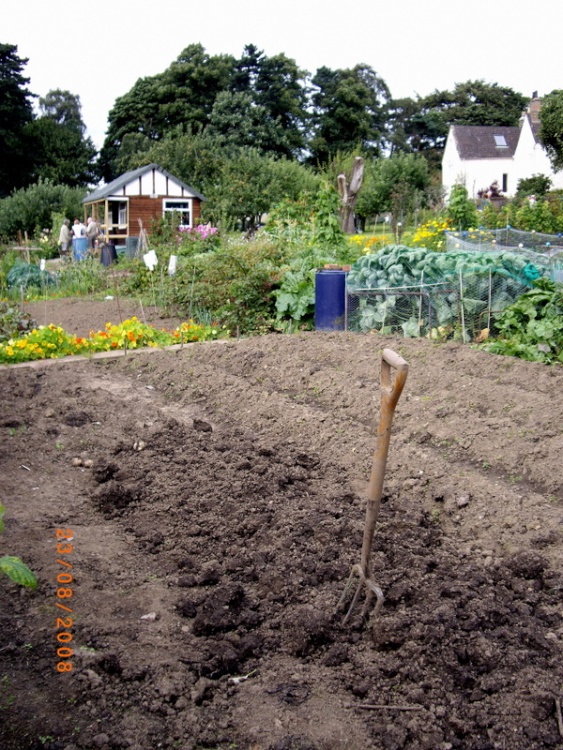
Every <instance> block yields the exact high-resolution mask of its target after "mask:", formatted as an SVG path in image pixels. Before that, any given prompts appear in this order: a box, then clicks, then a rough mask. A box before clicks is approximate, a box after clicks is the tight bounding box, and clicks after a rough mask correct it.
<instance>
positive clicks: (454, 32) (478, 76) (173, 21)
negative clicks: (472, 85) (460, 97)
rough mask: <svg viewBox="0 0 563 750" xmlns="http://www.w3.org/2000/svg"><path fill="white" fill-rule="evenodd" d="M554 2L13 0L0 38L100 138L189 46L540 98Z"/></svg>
mask: <svg viewBox="0 0 563 750" xmlns="http://www.w3.org/2000/svg"><path fill="white" fill-rule="evenodd" d="M558 7H559V3H557V2H556V0H534V2H524V0H492V1H491V0H487V1H486V2H485V1H484V0H472V1H471V2H462V1H461V0H424V2H421V0H387V2H382V0H339V1H338V2H337V0H284V2H278V3H275V4H274V3H272V2H271V0H270V1H269V0H191V1H190V0H150V1H149V0H96V1H95V2H91V1H90V0H89V1H88V2H84V1H83V0H19V1H18V0H17V1H16V2H14V3H10V10H9V13H3V14H2V20H1V21H0V43H2V44H13V45H16V46H17V48H18V51H17V54H18V55H19V57H21V58H28V59H29V62H28V63H27V65H26V66H25V68H24V70H23V74H24V76H25V77H26V78H29V79H30V82H29V84H28V89H29V91H31V92H32V93H34V94H37V95H38V96H45V94H47V92H48V91H51V90H53V89H62V90H66V91H70V92H71V93H72V94H75V95H78V96H79V97H80V101H81V104H82V118H83V120H84V122H85V124H86V127H87V132H88V135H90V137H91V138H92V139H93V141H94V143H95V145H96V147H97V148H100V147H101V146H102V144H103V141H104V137H105V132H106V129H107V118H108V114H109V112H110V110H111V109H112V107H113V105H114V103H115V100H116V99H117V98H118V97H120V96H122V95H123V94H126V93H127V92H128V91H129V90H130V89H131V88H132V86H133V85H134V84H135V82H136V81H137V80H138V79H139V78H144V77H146V76H153V75H156V74H157V73H161V72H163V71H164V70H165V69H166V68H167V67H168V66H169V65H170V64H171V63H172V62H173V61H174V60H175V59H176V58H177V57H178V56H179V55H180V53H181V52H182V50H184V49H185V48H186V47H187V46H188V45H189V44H193V43H197V42H199V43H201V44H202V45H203V47H204V48H205V50H206V52H207V53H208V54H209V55H220V54H231V55H234V56H236V57H240V56H241V54H242V52H243V49H244V46H245V45H246V44H254V45H255V46H256V47H258V49H259V50H262V51H263V52H264V53H265V54H266V55H267V56H273V55H277V54H279V53H284V54H285V55H286V56H287V57H289V58H292V59H293V60H295V62H296V63H297V65H298V66H299V67H300V68H302V69H304V70H307V71H308V72H309V73H311V74H314V73H315V72H316V70H317V69H318V68H320V67H322V66H326V67H328V68H331V69H337V68H350V67H353V66H354V65H356V64H358V63H364V64H366V65H369V66H370V67H371V68H373V70H375V72H376V73H378V75H379V76H380V77H381V78H382V79H383V80H384V81H385V83H386V84H387V86H388V87H389V89H390V91H391V95H392V96H393V97H394V98H401V97H407V96H410V97H416V96H417V95H419V96H425V95H426V94H430V93H431V92H433V91H434V90H436V89H439V90H443V89H447V90H452V89H453V88H454V87H455V84H456V83H463V82H465V81H468V80H484V81H485V82H486V83H491V84H492V83H497V84H498V85H499V86H507V87H509V88H512V89H513V90H514V91H516V92H518V93H521V94H524V95H525V96H530V97H531V96H532V93H533V92H535V91H537V92H538V93H539V95H540V96H544V95H545V94H549V93H550V92H551V91H553V90H554V89H563V58H562V57H561V46H560V25H559V20H560V19H559V18H556V17H555V13H558V11H557V8H558Z"/></svg>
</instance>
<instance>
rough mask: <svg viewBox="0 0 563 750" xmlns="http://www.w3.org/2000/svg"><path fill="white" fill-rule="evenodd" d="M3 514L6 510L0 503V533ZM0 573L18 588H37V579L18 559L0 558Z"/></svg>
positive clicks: (2, 526)
mask: <svg viewBox="0 0 563 750" xmlns="http://www.w3.org/2000/svg"><path fill="white" fill-rule="evenodd" d="M5 512H6V508H5V507H4V506H3V505H2V504H1V503H0V532H2V531H4V520H3V519H4V513H5ZM0 571H2V573H5V574H6V575H7V576H8V578H10V579H11V580H12V581H14V582H15V583H19V585H20V586H26V587H27V588H30V589H35V588H37V578H36V577H35V576H34V574H33V573H32V572H31V570H30V569H29V568H28V567H27V565H26V564H25V563H24V562H22V560H20V558H19V557H14V556H12V555H6V556H5V557H0Z"/></svg>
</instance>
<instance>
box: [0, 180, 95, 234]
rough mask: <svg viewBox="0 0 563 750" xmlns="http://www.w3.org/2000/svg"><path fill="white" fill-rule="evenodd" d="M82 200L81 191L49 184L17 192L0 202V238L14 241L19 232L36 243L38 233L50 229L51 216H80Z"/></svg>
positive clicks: (45, 182) (80, 189) (41, 183)
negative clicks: (25, 233) (57, 214)
mask: <svg viewBox="0 0 563 750" xmlns="http://www.w3.org/2000/svg"><path fill="white" fill-rule="evenodd" d="M83 197H84V190H83V189H82V188H70V187H68V186H66V185H54V184H53V183H52V182H50V181H49V180H44V181H43V180H40V181H39V182H38V183H37V184H36V185H31V186H30V187H27V188H22V189H21V190H17V191H15V192H14V193H12V195H10V196H9V197H8V198H4V199H2V200H0V238H2V239H3V240H4V241H8V240H15V239H16V237H17V233H18V231H19V232H22V233H23V232H27V233H28V235H29V237H37V239H39V237H40V236H41V232H42V230H44V229H45V230H50V229H51V227H52V223H53V219H52V215H53V214H54V213H59V214H62V215H64V216H68V217H69V218H71V217H76V216H81V215H82V211H83V209H82V204H81V200H82V198H83ZM59 228H60V227H59ZM57 231H58V229H57ZM57 239H58V237H57Z"/></svg>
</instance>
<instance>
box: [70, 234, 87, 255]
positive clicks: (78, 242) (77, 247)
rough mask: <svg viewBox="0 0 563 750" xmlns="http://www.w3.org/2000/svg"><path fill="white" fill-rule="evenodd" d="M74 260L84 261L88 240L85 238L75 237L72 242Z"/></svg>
mask: <svg viewBox="0 0 563 750" xmlns="http://www.w3.org/2000/svg"><path fill="white" fill-rule="evenodd" d="M72 249H73V252H74V260H84V258H85V257H86V253H87V252H88V239H87V238H86V237H75V238H74V239H73V240H72Z"/></svg>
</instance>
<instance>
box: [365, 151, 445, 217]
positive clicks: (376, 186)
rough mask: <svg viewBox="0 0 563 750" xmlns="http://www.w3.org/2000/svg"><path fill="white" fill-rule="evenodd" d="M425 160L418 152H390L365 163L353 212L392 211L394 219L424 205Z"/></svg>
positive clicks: (428, 181) (427, 175)
mask: <svg viewBox="0 0 563 750" xmlns="http://www.w3.org/2000/svg"><path fill="white" fill-rule="evenodd" d="M430 184H431V177H430V171H429V168H428V162H427V161H426V159H425V158H424V157H423V156H422V155H420V154H401V153H397V154H393V155H392V156H390V157H388V158H386V159H373V160H371V161H369V162H368V163H367V164H366V170H365V178H364V186H363V187H362V191H361V193H360V195H359V197H358V202H357V204H356V213H357V214H358V215H359V216H361V217H363V218H367V217H368V216H375V215H377V214H382V213H386V212H392V213H393V215H394V217H395V219H396V220H402V219H401V216H403V215H405V214H407V213H409V212H412V211H414V210H415V209H416V208H417V207H418V206H420V205H423V204H424V202H425V196H426V193H427V191H428V189H429V188H430Z"/></svg>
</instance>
